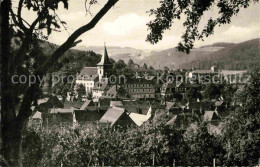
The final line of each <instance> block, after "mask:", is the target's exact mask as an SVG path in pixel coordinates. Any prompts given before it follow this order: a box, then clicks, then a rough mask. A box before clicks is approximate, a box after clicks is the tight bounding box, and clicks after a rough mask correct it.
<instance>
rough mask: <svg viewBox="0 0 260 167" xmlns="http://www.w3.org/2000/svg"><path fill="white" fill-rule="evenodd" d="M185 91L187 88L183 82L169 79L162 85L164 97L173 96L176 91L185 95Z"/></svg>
mask: <svg viewBox="0 0 260 167" xmlns="http://www.w3.org/2000/svg"><path fill="white" fill-rule="evenodd" d="M185 91H186V88H185V84H184V83H183V82H172V81H168V82H166V83H164V84H163V85H162V89H161V96H162V97H164V98H169V97H172V96H173V95H174V93H180V94H182V95H184V93H185Z"/></svg>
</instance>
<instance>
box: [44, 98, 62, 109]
mask: <svg viewBox="0 0 260 167" xmlns="http://www.w3.org/2000/svg"><path fill="white" fill-rule="evenodd" d="M46 103H47V105H48V106H49V107H51V108H52V107H56V108H63V107H64V104H63V103H62V102H61V101H60V100H59V99H58V97H57V96H51V97H50V98H49V100H48V101H47V102H46Z"/></svg>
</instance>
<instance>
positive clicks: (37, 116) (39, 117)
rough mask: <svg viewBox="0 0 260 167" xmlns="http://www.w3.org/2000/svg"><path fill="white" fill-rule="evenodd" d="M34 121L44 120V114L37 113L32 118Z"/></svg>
mask: <svg viewBox="0 0 260 167" xmlns="http://www.w3.org/2000/svg"><path fill="white" fill-rule="evenodd" d="M32 119H42V113H41V112H39V111H36V113H35V114H34V115H33V116H32Z"/></svg>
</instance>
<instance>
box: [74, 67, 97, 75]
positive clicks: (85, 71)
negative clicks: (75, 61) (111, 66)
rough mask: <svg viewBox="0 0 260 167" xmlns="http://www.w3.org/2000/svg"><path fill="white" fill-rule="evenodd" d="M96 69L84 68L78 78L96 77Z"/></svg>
mask: <svg viewBox="0 0 260 167" xmlns="http://www.w3.org/2000/svg"><path fill="white" fill-rule="evenodd" d="M97 73H98V72H97V67H84V68H83V69H82V70H81V72H80V74H79V75H80V76H85V78H86V77H92V76H95V75H97Z"/></svg>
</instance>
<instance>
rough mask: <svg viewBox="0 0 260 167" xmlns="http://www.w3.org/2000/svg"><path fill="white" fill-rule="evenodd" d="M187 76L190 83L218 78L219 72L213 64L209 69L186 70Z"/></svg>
mask: <svg viewBox="0 0 260 167" xmlns="http://www.w3.org/2000/svg"><path fill="white" fill-rule="evenodd" d="M188 77H189V79H190V82H191V83H193V82H197V83H203V82H204V81H207V80H211V79H214V80H215V81H217V80H219V78H218V77H219V72H218V70H217V68H216V67H215V66H212V67H211V69H210V70H193V71H191V72H188ZM216 79H217V80H216Z"/></svg>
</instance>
